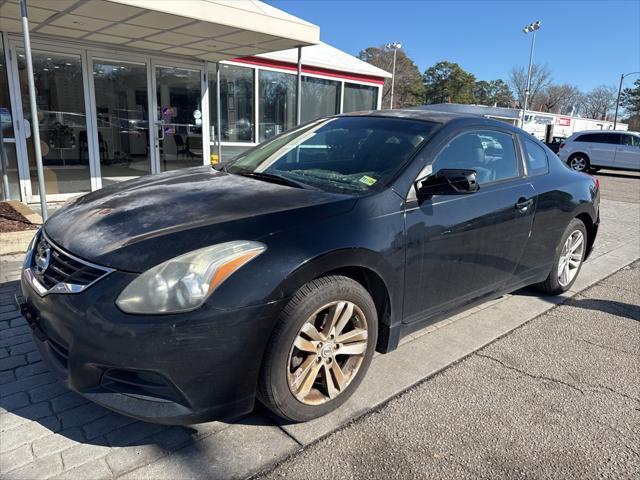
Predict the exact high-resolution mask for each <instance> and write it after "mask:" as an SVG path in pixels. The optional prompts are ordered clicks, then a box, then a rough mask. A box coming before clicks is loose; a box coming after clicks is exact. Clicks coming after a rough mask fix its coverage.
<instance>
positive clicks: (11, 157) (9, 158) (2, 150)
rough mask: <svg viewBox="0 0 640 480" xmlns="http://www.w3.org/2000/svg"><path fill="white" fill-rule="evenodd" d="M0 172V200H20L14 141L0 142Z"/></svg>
mask: <svg viewBox="0 0 640 480" xmlns="http://www.w3.org/2000/svg"><path fill="white" fill-rule="evenodd" d="M0 174H1V175H2V181H1V182H0V200H20V177H19V175H18V160H17V158H16V144H15V143H8V142H0ZM7 187H8V191H7Z"/></svg>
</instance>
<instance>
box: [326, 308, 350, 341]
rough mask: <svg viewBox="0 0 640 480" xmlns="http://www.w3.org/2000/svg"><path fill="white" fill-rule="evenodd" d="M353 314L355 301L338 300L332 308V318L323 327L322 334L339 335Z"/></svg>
mask: <svg viewBox="0 0 640 480" xmlns="http://www.w3.org/2000/svg"><path fill="white" fill-rule="evenodd" d="M352 316H353V303H351V302H338V303H337V304H336V305H335V306H334V307H333V309H332V312H331V318H330V320H329V321H328V322H327V324H326V325H325V326H324V328H323V329H322V334H323V335H324V336H325V337H328V336H329V335H331V334H334V335H337V334H339V333H340V332H341V331H342V329H343V328H344V327H345V325H346V324H347V322H348V321H349V320H350V319H351V317H352Z"/></svg>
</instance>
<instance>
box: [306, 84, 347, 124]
mask: <svg viewBox="0 0 640 480" xmlns="http://www.w3.org/2000/svg"><path fill="white" fill-rule="evenodd" d="M339 111H340V82H335V81H333V80H324V79H321V78H312V77H302V112H301V113H302V123H306V122H310V121H311V120H315V119H316V118H320V117H326V116H327V115H335V114H336V113H338V112H339Z"/></svg>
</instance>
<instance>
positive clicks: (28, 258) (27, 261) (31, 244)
mask: <svg viewBox="0 0 640 480" xmlns="http://www.w3.org/2000/svg"><path fill="white" fill-rule="evenodd" d="M41 230H42V227H40V228H39V229H38V230H36V233H35V234H34V235H33V237H31V241H30V242H29V246H28V247H27V253H26V254H25V256H24V262H23V265H22V267H23V268H29V267H30V266H31V255H32V253H33V248H34V247H35V246H36V240H37V238H38V236H39V235H40V231H41Z"/></svg>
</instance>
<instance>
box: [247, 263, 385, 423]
mask: <svg viewBox="0 0 640 480" xmlns="http://www.w3.org/2000/svg"><path fill="white" fill-rule="evenodd" d="M377 336H378V315H377V312H376V307H375V304H374V302H373V299H372V298H371V295H369V293H368V292H367V290H365V288H364V287H363V286H362V285H360V284H359V283H358V282H356V281H354V280H352V279H350V278H348V277H343V276H338V275H332V276H327V277H322V278H318V279H316V280H313V281H311V282H309V283H307V284H306V285H304V286H303V287H302V288H301V289H300V290H298V292H297V293H296V294H295V295H294V296H293V298H292V299H291V300H290V301H289V303H288V304H287V306H286V307H285V308H284V309H283V311H282V313H281V314H280V318H279V320H278V323H277V325H276V327H275V328H274V331H273V334H272V336H271V339H270V340H269V344H268V346H267V350H266V353H265V356H264V360H263V364H262V370H261V373H260V379H259V384H258V399H259V400H260V401H261V402H262V403H263V404H264V405H265V406H266V407H267V408H268V409H269V410H271V411H272V412H273V413H274V414H276V415H278V416H279V417H282V418H284V419H285V420H289V421H294V422H304V421H308V420H312V419H314V418H317V417H321V416H322V415H325V414H327V413H329V412H331V411H332V410H335V409H336V408H338V407H339V406H340V405H342V404H343V403H344V402H345V401H346V400H347V399H348V398H349V397H350V396H351V395H352V394H353V392H354V391H355V390H356V388H357V387H358V385H359V384H360V382H361V381H362V379H363V377H364V375H365V373H366V371H367V369H368V367H369V364H370V363H371V359H372V358H373V353H374V351H375V347H376V341H377Z"/></svg>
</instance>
